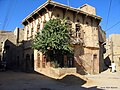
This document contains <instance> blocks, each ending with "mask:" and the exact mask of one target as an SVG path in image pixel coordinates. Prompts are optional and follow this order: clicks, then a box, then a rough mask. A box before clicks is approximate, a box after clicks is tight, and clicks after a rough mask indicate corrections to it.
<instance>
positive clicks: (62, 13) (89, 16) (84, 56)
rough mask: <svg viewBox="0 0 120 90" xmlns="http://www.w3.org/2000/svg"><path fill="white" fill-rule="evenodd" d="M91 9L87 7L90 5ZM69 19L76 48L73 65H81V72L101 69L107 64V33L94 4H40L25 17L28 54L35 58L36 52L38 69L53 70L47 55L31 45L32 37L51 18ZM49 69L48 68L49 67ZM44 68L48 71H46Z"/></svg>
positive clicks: (35, 64) (50, 2)
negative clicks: (105, 52) (105, 60)
mask: <svg viewBox="0 0 120 90" xmlns="http://www.w3.org/2000/svg"><path fill="white" fill-rule="evenodd" d="M85 8H87V9H88V11H86V9H85ZM56 17H57V18H60V19H64V18H65V19H66V20H67V21H68V23H67V24H68V26H69V28H70V32H71V34H72V35H71V40H72V42H71V44H72V46H73V48H74V58H73V62H72V64H73V66H74V67H76V68H77V72H78V73H80V74H86V73H89V74H96V73H100V72H101V71H102V70H103V68H102V65H101V62H103V61H102V60H103V46H102V43H103V42H104V41H105V39H104V38H103V37H105V34H104V33H103V32H102V31H101V28H100V26H99V23H100V21H101V17H99V16H97V15H96V10H95V8H94V7H92V6H90V5H84V6H82V7H80V8H72V7H69V6H66V5H63V4H60V3H57V2H54V1H51V0H50V1H47V2H45V3H44V4H43V5H42V6H40V7H38V8H37V9H36V10H35V11H33V12H32V13H31V14H30V15H28V16H27V17H26V18H25V19H23V21H22V24H23V25H24V41H25V42H26V43H24V48H25V50H24V56H25V57H24V58H26V57H27V55H29V61H30V62H32V60H33V57H31V56H32V55H34V70H35V71H37V72H39V73H41V72H42V71H43V72H44V69H45V70H49V69H48V68H50V63H49V62H46V60H45V57H44V55H43V54H42V53H41V52H39V51H37V50H32V49H31V48H30V41H31V39H32V38H34V36H35V34H36V32H38V31H39V30H41V29H42V28H43V26H44V24H45V23H46V22H47V21H49V20H50V19H51V18H56ZM65 62H66V63H67V64H68V63H70V62H71V60H70V59H69V60H68V57H64V64H65ZM45 72H46V71H45ZM45 72H44V73H45Z"/></svg>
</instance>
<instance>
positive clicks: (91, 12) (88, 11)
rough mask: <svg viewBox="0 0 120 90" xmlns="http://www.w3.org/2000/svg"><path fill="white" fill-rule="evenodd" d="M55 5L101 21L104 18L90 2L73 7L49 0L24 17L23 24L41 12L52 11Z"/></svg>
mask: <svg viewBox="0 0 120 90" xmlns="http://www.w3.org/2000/svg"><path fill="white" fill-rule="evenodd" d="M55 7H59V8H62V9H66V10H69V11H73V12H75V13H77V14H78V13H79V14H83V15H86V16H89V17H92V18H95V19H97V20H99V21H101V19H102V18H101V17H100V16H97V15H96V10H95V8H94V7H92V6H90V5H88V4H85V5H83V6H82V7H80V8H73V7H70V6H67V5H64V4H60V3H58V2H54V1H51V0H48V1H47V2H45V3H44V4H43V5H41V6H40V7H38V8H37V9H36V10H34V11H33V12H32V13H31V14H29V15H28V16H27V17H26V18H24V19H23V21H22V24H23V25H26V24H27V23H28V22H31V21H32V19H36V17H37V16H38V15H40V14H41V12H44V11H48V10H49V11H51V10H52V9H54V8H55ZM41 16H42V15H41Z"/></svg>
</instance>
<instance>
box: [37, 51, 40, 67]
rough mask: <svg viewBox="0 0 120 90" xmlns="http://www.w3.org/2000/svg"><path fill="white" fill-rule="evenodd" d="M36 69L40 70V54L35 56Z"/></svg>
mask: <svg viewBox="0 0 120 90" xmlns="http://www.w3.org/2000/svg"><path fill="white" fill-rule="evenodd" d="M37 67H38V68H40V54H39V53H38V54H37Z"/></svg>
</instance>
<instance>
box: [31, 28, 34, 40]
mask: <svg viewBox="0 0 120 90" xmlns="http://www.w3.org/2000/svg"><path fill="white" fill-rule="evenodd" d="M33 32H34V31H33V28H31V37H32V38H33Z"/></svg>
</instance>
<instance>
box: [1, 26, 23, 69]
mask: <svg viewBox="0 0 120 90" xmlns="http://www.w3.org/2000/svg"><path fill="white" fill-rule="evenodd" d="M22 43H23V29H20V28H16V29H15V31H14V32H10V31H4V30H0V57H1V59H0V60H1V61H6V63H7V68H9V69H14V68H19V67H21V66H20V65H22V60H23V58H22V57H23V45H22Z"/></svg>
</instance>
